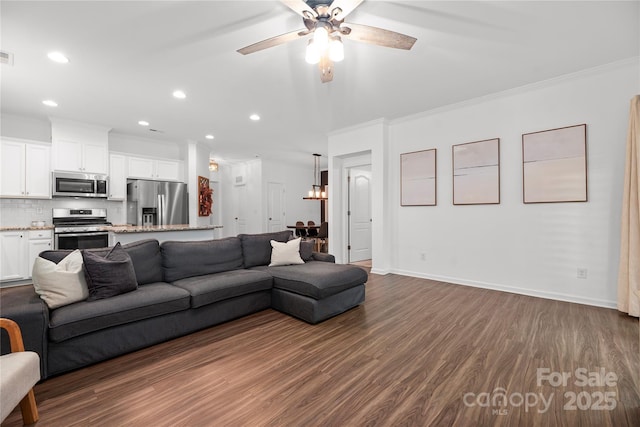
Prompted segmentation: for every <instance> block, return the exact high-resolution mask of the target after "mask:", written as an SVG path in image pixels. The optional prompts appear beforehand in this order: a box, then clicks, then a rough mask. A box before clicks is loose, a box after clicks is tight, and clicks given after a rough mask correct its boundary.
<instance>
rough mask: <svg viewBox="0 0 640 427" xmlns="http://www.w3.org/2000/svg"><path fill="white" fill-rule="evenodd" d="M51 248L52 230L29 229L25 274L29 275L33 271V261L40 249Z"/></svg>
mask: <svg viewBox="0 0 640 427" xmlns="http://www.w3.org/2000/svg"><path fill="white" fill-rule="evenodd" d="M49 249H53V231H52V230H29V243H28V250H27V253H28V257H27V260H28V261H27V266H26V276H25V277H27V278H29V277H31V272H32V271H33V263H34V262H35V261H36V258H38V255H39V254H40V252H42V251H47V250H49Z"/></svg>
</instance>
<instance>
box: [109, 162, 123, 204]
mask: <svg viewBox="0 0 640 427" xmlns="http://www.w3.org/2000/svg"><path fill="white" fill-rule="evenodd" d="M126 160H127V159H126V157H125V156H122V155H120V154H111V155H110V156H109V200H124V199H125V197H126V195H127V170H126V168H127V163H126Z"/></svg>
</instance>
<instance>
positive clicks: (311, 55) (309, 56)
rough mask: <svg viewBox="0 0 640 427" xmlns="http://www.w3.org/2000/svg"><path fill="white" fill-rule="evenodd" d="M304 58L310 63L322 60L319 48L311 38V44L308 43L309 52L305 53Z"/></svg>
mask: <svg viewBox="0 0 640 427" xmlns="http://www.w3.org/2000/svg"><path fill="white" fill-rule="evenodd" d="M304 60H305V61H307V63H308V64H317V63H318V62H320V51H319V50H318V48H317V46H316V44H315V43H314V41H313V39H311V40H309V44H307V52H306V54H305V57H304Z"/></svg>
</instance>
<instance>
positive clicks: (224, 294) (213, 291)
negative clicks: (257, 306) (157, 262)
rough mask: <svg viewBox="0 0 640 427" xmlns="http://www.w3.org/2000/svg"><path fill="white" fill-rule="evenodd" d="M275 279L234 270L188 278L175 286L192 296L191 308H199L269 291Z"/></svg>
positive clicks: (261, 274) (261, 273)
mask: <svg viewBox="0 0 640 427" xmlns="http://www.w3.org/2000/svg"><path fill="white" fill-rule="evenodd" d="M272 281H273V279H272V278H271V276H270V275H269V274H267V273H265V272H261V271H251V270H232V271H224V272H220V273H214V274H207V275H205V276H196V277H188V278H186V279H181V280H177V281H175V282H173V285H175V286H178V287H180V288H183V289H185V290H187V291H188V292H189V293H190V294H191V307H192V308H198V307H202V306H204V305H207V304H211V303H214V302H216V301H222V300H225V299H229V298H233V297H237V296H240V295H246V294H250V293H252V292H258V291H264V290H269V289H271V287H272Z"/></svg>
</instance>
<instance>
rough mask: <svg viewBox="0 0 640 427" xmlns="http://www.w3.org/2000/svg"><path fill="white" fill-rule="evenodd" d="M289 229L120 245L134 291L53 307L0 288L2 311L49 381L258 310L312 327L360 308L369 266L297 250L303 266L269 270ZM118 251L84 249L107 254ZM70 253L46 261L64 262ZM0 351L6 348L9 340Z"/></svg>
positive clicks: (29, 292)
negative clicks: (337, 261) (130, 269)
mask: <svg viewBox="0 0 640 427" xmlns="http://www.w3.org/2000/svg"><path fill="white" fill-rule="evenodd" d="M291 238H292V234H291V232H290V231H282V232H275V233H262V234H241V235H239V236H237V237H228V238H224V239H215V240H210V241H204V242H202V241H193V242H164V243H162V245H160V244H159V243H158V241H157V240H144V241H139V242H134V243H130V244H127V245H123V246H122V249H123V250H124V251H125V252H126V253H127V254H128V256H129V258H130V260H131V261H130V262H131V264H132V266H133V270H134V272H135V280H136V282H137V287H136V288H135V290H131V291H128V292H124V293H122V294H118V295H115V296H111V297H108V298H104V299H98V300H95V301H89V300H82V301H78V302H74V303H70V304H68V305H64V306H61V307H56V308H50V307H49V306H48V305H47V304H46V303H45V302H44V301H43V300H42V299H41V298H40V297H38V295H37V294H36V293H35V291H34V287H33V286H20V287H16V288H9V289H4V290H2V298H0V314H1V315H2V316H3V317H7V318H10V319H12V320H14V321H16V322H17V323H18V324H19V325H20V327H21V329H22V333H23V337H24V342H25V347H26V349H27V350H32V351H35V352H37V353H38V354H39V355H40V360H41V371H42V378H43V379H45V378H47V377H51V376H53V375H58V374H61V373H63V372H67V371H70V370H73V369H77V368H80V367H83V366H87V365H90V364H93V363H97V362H100V361H102V360H106V359H109V358H112V357H115V356H118V355H121V354H125V353H128V352H131V351H135V350H138V349H141V348H144V347H148V346H150V345H154V344H156V343H159V342H162V341H166V340H169V339H173V338H176V337H179V336H183V335H186V334H189V333H191V332H195V331H197V330H201V329H204V328H207V327H210V326H213V325H217V324H220V323H223V322H227V321H229V320H232V319H236V318H238V317H242V316H246V315H249V314H252V313H256V312H258V311H261V310H264V309H267V308H274V309H276V310H278V311H281V312H283V313H286V314H289V315H291V316H294V317H296V318H299V319H302V320H304V321H306V322H309V323H312V324H315V323H318V322H321V321H323V320H326V319H329V318H330V317H333V316H335V315H338V314H340V313H342V312H344V311H346V310H349V309H351V308H353V307H356V306H357V305H359V304H361V303H362V302H363V301H364V298H365V283H366V281H367V279H368V276H367V273H366V271H365V270H364V269H361V268H359V267H355V266H350V265H340V264H335V258H334V257H333V256H332V255H329V254H323V253H317V252H312V248H313V245H312V244H311V243H310V242H302V243H301V245H300V257H301V258H302V259H303V260H304V263H303V264H298V265H282V266H271V267H270V266H269V264H270V260H271V241H272V240H274V241H276V242H287V241H289V240H290V239H291ZM111 249H112V248H104V249H90V250H87V252H90V253H92V254H97V255H100V256H106V254H108V253H109V251H110V250H111ZM70 253H71V251H68V250H50V251H44V252H42V253H41V254H40V256H41V257H42V258H44V259H47V260H49V261H52V262H54V263H59V262H60V261H61V260H63V259H64V258H65V257H66V256H68V255H69V254H70ZM0 347H1V348H2V349H3V350H2V353H4V352H5V350H4V349H6V348H7V343H6V337H5V336H3V337H2V341H1V342H0Z"/></svg>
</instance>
